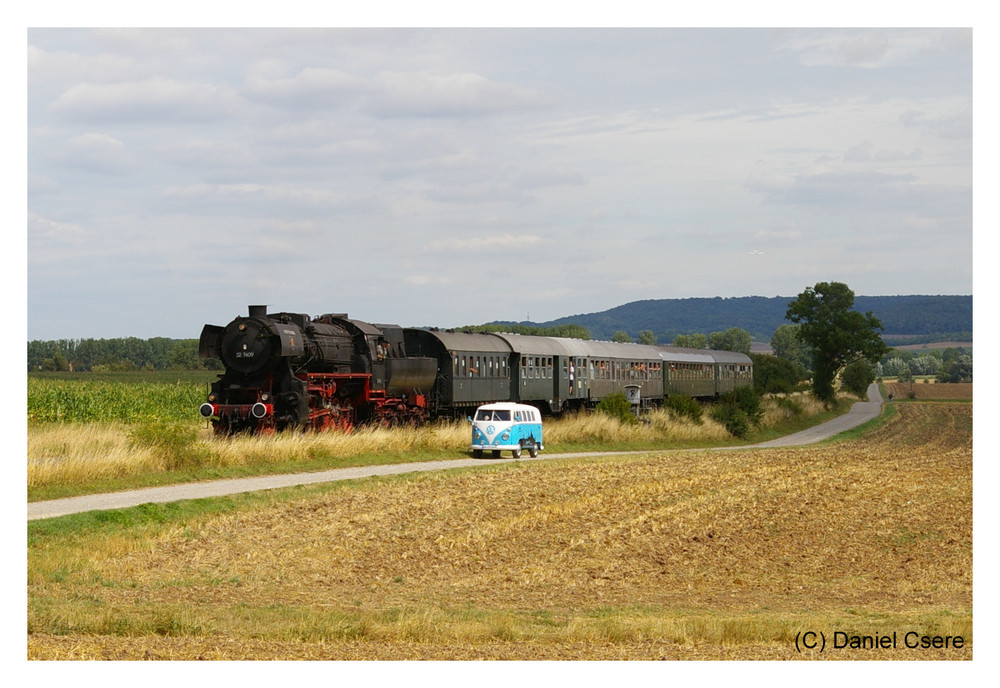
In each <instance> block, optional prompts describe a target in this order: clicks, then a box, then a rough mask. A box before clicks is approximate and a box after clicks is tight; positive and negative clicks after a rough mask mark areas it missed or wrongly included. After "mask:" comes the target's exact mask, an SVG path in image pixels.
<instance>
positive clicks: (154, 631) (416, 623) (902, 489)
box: [28, 403, 972, 659]
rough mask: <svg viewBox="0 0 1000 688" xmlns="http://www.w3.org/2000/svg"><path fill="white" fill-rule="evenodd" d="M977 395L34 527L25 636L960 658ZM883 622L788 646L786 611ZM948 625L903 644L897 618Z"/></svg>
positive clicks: (162, 653)
mask: <svg viewBox="0 0 1000 688" xmlns="http://www.w3.org/2000/svg"><path fill="white" fill-rule="evenodd" d="M971 425H972V406H971V404H947V403H941V404H901V405H899V406H898V407H897V415H896V417H895V419H894V420H893V421H892V422H891V423H889V424H887V425H885V426H884V427H882V428H881V429H879V430H877V431H876V432H874V433H872V434H870V435H868V436H866V437H865V438H863V439H860V440H855V441H851V442H848V443H842V444H838V445H832V446H823V447H811V448H806V449H773V450H760V449H758V450H729V451H690V452H679V453H670V454H664V455H661V456H656V457H649V456H643V457H631V458H624V459H623V458H613V459H598V460H588V461H563V462H556V461H553V462H544V463H530V464H529V463H525V464H517V463H515V464H504V465H502V466H495V467H493V468H491V469H489V470H477V471H471V472H457V473H434V474H426V475H421V476H413V477H408V478H402V479H401V478H395V479H383V480H368V481H364V482H362V483H359V484H357V485H354V486H349V485H338V486H326V487H323V488H314V489H311V490H307V491H303V492H304V494H303V495H302V496H297V497H290V498H289V499H288V500H287V501H279V502H275V503H270V504H266V505H263V506H259V507H257V508H252V509H245V510H240V511H231V512H226V513H219V514H215V515H208V516H200V517H196V518H195V517H192V518H190V519H187V520H184V521H177V522H170V523H166V524H153V525H144V526H137V527H135V528H133V529H132V530H126V531H123V532H121V533H120V534H118V535H113V536H108V535H107V533H95V534H90V535H88V534H80V533H69V534H63V535H59V534H52V535H46V536H44V537H40V538H37V539H35V540H29V552H28V657H29V659H94V658H108V659H142V658H151V659H198V658H206V659H795V658H800V657H811V658H817V659H971V657H972V649H971V641H972V430H971ZM810 630H812V631H815V632H817V633H818V632H824V633H826V634H830V635H831V636H832V634H833V633H835V632H843V633H845V634H848V636H855V635H856V636H859V637H860V636H874V635H875V634H878V635H880V636H884V635H886V634H892V633H894V632H895V633H897V634H898V638H899V641H898V645H897V647H896V648H895V649H871V648H867V649H858V648H853V649H852V648H845V649H839V650H832V649H828V650H827V651H826V652H825V653H822V654H820V653H818V652H815V651H814V652H812V653H810V654H798V653H797V652H796V649H795V639H796V636H797V634H800V633H802V632H805V631H810ZM909 631H914V632H915V633H916V634H917V635H916V636H914V637H919V636H921V635H928V636H938V635H940V636H946V635H947V636H962V637H963V640H964V644H963V647H961V648H958V649H955V648H949V649H933V648H929V649H920V648H918V649H907V648H905V647H903V637H904V634H905V633H907V632H909Z"/></svg>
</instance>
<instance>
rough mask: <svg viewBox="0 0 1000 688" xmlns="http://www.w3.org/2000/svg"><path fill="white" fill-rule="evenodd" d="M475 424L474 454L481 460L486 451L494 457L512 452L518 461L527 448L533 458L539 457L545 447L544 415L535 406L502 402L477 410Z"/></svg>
mask: <svg viewBox="0 0 1000 688" xmlns="http://www.w3.org/2000/svg"><path fill="white" fill-rule="evenodd" d="M470 420H471V421H472V455H473V456H475V457H476V458H477V459H478V458H480V457H481V456H482V455H483V452H484V451H490V452H493V458H497V457H499V456H500V452H502V451H510V452H511V453H512V454H513V455H514V458H515V459H518V458H520V457H521V451H522V450H523V449H527V450H528V453H529V454H531V457H532V458H534V457H536V456H538V452H539V451H540V450H541V449H544V447H543V446H542V414H541V412H540V411H539V410H538V409H537V408H535V407H534V406H528V405H526V404H514V403H511V402H498V403H496V404H485V405H484V406H480V407H479V408H478V409H476V415H475V416H474V417H473V418H470Z"/></svg>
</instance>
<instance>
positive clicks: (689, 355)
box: [656, 346, 715, 365]
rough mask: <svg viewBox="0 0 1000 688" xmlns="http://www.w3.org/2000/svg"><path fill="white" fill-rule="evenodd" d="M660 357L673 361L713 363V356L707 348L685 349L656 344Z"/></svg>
mask: <svg viewBox="0 0 1000 688" xmlns="http://www.w3.org/2000/svg"><path fill="white" fill-rule="evenodd" d="M656 349H657V351H659V352H660V358H662V359H663V360H664V361H671V362H674V363H705V364H708V365H711V364H713V363H715V357H714V356H712V352H711V351H709V350H708V349H685V348H681V347H676V346H658V347H656Z"/></svg>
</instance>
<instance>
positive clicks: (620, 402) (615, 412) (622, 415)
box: [597, 393, 639, 424]
mask: <svg viewBox="0 0 1000 688" xmlns="http://www.w3.org/2000/svg"><path fill="white" fill-rule="evenodd" d="M597 410H598V412H600V413H603V414H604V415H606V416H611V417H612V418H614V419H616V420H619V421H621V422H622V423H626V424H632V423H638V422H639V419H638V418H636V417H635V414H634V413H632V404H630V403H629V400H628V398H626V396H625V395H624V394H622V393H618V394H612V395H610V396H607V397H604V398H603V399H601V400H600V401H599V402H598V404H597Z"/></svg>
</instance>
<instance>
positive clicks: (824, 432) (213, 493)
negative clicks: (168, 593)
mask: <svg viewBox="0 0 1000 688" xmlns="http://www.w3.org/2000/svg"><path fill="white" fill-rule="evenodd" d="M868 399H869V400H868V401H859V402H857V403H855V404H854V405H853V406H852V407H851V410H850V411H849V412H848V413H846V414H844V415H842V416H839V417H837V418H834V419H833V420H831V421H828V422H826V423H822V424H820V425H817V426H815V427H812V428H809V429H807V430H803V431H801V432H797V433H794V434H792V435H787V436H785V437H779V438H778V439H775V440H770V441H768V442H762V443H760V444H755V445H748V446H743V447H734V449H747V448H767V447H791V446H799V445H806V444H813V443H815V442H821V441H823V440H825V439H827V438H830V437H833V436H834V435H837V434H839V433H841V432H844V431H846V430H850V429H851V428H854V427H857V426H858V425H861V424H862V423H865V422H867V421H869V420H871V419H872V418H875V417H876V416H878V415H879V413H880V412H881V409H882V396H881V394H880V393H879V390H878V385H875V384H873V385H872V386H871V387H869V388H868ZM720 449H722V448H720ZM725 449H730V448H725ZM658 451H659V452H662V450H651V451H647V452H635V451H632V452H581V453H566V454H545V455H544V456H543V455H539V457H538V458H536V459H531V458H528V457H524V456H522V457H521V458H520V459H513V458H503V459H453V460H450V461H423V462H416V463H404V464H395V465H390V466H357V467H354V468H336V469H332V470H328V471H319V472H316V473H288V474H284V475H266V476H256V477H252V478H235V479H231V480H213V481H210V482H203V483H187V484H183V485H169V486H166V487H150V488H145V489H141V490H127V491H124V492H111V493H107V494H96V495H84V496H80V497H67V498H64V499H52V500H47V501H41V502H29V503H28V520H29V521H34V520H39V519H43V518H54V517H56V516H66V515H68V514H77V513H83V512H86V511H105V510H109V509H125V508H128V507H133V506H139V505H140V504H149V503H164V502H177V501H181V500H187V499H204V498H207V497H223V496H226V495H233V494H240V493H243V492H256V491H259V490H274V489H277V488H282V487H294V486H296V485H310V484H315V483H327V482H336V481H340V480H357V479H359V478H369V477H373V476H380V475H398V474H401V473H417V472H421V471H440V470H446V469H449V468H469V467H475V466H483V465H487V464H489V465H493V464H497V463H509V462H511V461H515V460H516V461H544V460H546V459H569V458H577V457H587V456H614V455H616V454H643V453H647V454H648V453H656V452H658ZM678 451H690V450H678ZM705 451H712V450H705Z"/></svg>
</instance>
